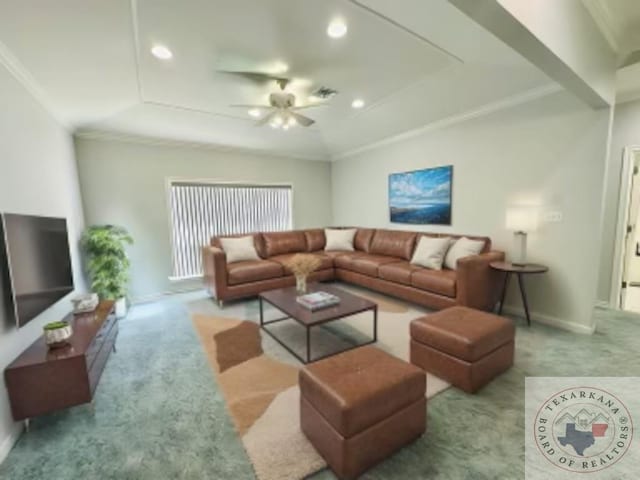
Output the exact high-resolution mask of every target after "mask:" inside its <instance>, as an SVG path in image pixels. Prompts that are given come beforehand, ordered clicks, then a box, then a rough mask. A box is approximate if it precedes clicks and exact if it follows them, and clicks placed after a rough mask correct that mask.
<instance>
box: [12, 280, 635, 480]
mask: <svg viewBox="0 0 640 480" xmlns="http://www.w3.org/2000/svg"><path fill="white" fill-rule="evenodd" d="M256 305H257V302H255V301H247V302H237V303H234V304H230V305H229V306H228V307H227V308H225V309H224V311H223V312H220V310H218V309H217V307H216V306H215V305H214V304H213V302H211V301H210V300H208V299H205V298H204V296H203V294H202V293H198V294H189V295H181V296H176V297H173V298H171V299H168V300H165V301H162V302H156V303H153V304H149V305H146V306H140V307H136V308H135V309H134V310H133V311H132V313H131V314H130V317H129V318H128V319H127V320H125V321H124V322H123V323H122V324H121V334H120V338H119V341H118V353H117V354H115V355H112V357H111V359H110V360H109V363H108V364H107V367H106V369H105V372H104V375H103V378H102V381H101V384H100V386H99V387H98V391H97V396H96V409H95V413H94V414H92V413H91V411H90V410H89V409H88V408H86V407H78V408H74V409H71V410H69V411H66V412H63V413H59V414H56V415H51V416H48V417H42V418H39V419H36V421H35V422H34V423H33V424H32V431H31V432H30V433H29V434H26V435H23V436H22V438H21V439H20V441H19V442H18V444H17V445H16V447H15V448H14V449H13V451H12V452H11V453H10V454H9V457H8V458H7V460H6V461H5V462H4V463H3V464H2V465H1V466H0V478H1V479H2V480H5V479H11V480H27V479H28V480H35V479H53V480H75V479H83V480H87V479H89V480H93V479H140V480H142V479H153V480H160V479H234V480H244V479H247V480H251V479H253V478H254V476H253V472H252V469H251V465H250V463H249V461H248V459H247V456H246V454H245V452H244V450H243V448H242V446H241V444H240V441H239V439H238V437H237V435H236V433H235V431H234V429H233V427H232V425H231V422H230V419H229V417H228V414H227V412H226V409H225V404H224V401H223V400H222V398H221V397H220V393H219V391H218V388H217V386H216V384H215V381H214V378H213V376H212V374H211V369H210V367H209V366H208V364H207V362H206V360H205V356H204V352H203V350H202V347H201V346H200V342H199V340H198V339H197V338H196V334H195V332H194V330H193V328H192V326H191V320H190V318H189V310H191V311H198V312H201V313H205V314H213V315H216V314H218V315H224V316H229V317H235V318H248V319H255V318H257V308H256ZM598 317H599V325H600V326H599V330H598V333H596V334H595V335H593V336H584V335H576V334H571V333H567V332H562V331H560V330H556V329H553V328H549V327H545V326H542V325H537V324H534V325H533V326H532V327H531V328H527V327H526V326H523V322H522V320H518V321H517V324H518V331H517V342H516V361H515V366H514V367H513V368H512V369H511V370H510V371H509V372H507V373H506V374H504V375H502V376H500V377H499V378H498V379H496V380H495V381H493V382H492V383H491V384H490V385H488V386H487V387H486V388H484V389H483V390H481V391H480V392H479V393H478V394H477V395H467V394H464V393H462V392H460V391H459V390H456V389H455V388H450V389H449V390H447V391H445V392H443V393H441V394H440V395H438V396H436V397H435V398H434V399H432V400H431V401H430V402H429V404H428V408H427V411H428V424H427V433H426V435H425V436H423V437H422V438H421V439H419V440H418V441H416V442H415V443H413V444H411V445H409V446H408V447H406V448H404V449H403V450H402V451H401V452H399V453H398V454H396V455H394V456H392V457H390V458H389V459H388V460H386V461H385V462H383V463H382V464H381V465H379V466H377V467H375V468H373V469H372V470H370V471H369V472H368V473H367V474H365V476H364V477H363V478H365V479H368V480H373V479H375V480H378V479H380V480H382V479H394V480H395V479H398V480H400V479H402V480H413V479H452V480H465V479H469V480H483V479H487V480H489V479H490V480H494V479H498V478H499V479H501V480H509V479H522V478H523V477H524V466H523V458H524V378H525V376H526V375H530V376H535V375H540V376H554V375H560V376H562V375H569V376H598V375H602V376H606V375H611V374H612V371H613V369H614V368H615V374H616V375H617V376H640V357H639V356H638V355H637V339H638V338H639V337H640V320H638V317H637V316H634V315H629V314H619V313H615V312H609V311H603V310H601V311H599V312H598ZM263 348H264V349H265V351H268V352H269V353H270V354H272V355H275V356H278V357H280V358H281V359H282V360H284V361H292V360H291V358H290V356H289V354H287V353H286V352H285V351H284V350H283V349H282V348H281V347H279V346H278V345H277V344H275V342H273V341H272V340H270V339H269V338H268V337H266V336H265V337H264V340H263ZM283 454H286V452H283ZM333 478H334V477H333V475H332V474H331V473H330V472H329V471H326V470H325V471H323V472H320V473H319V474H317V475H315V476H313V477H312V480H325V479H333ZM283 480H285V479H283Z"/></svg>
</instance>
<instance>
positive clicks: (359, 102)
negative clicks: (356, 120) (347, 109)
mask: <svg viewBox="0 0 640 480" xmlns="http://www.w3.org/2000/svg"><path fill="white" fill-rule="evenodd" d="M351 106H352V107H353V108H362V107H364V100H362V99H361V98H356V99H355V100H354V101H353V102H351Z"/></svg>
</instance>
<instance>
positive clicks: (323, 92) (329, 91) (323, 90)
mask: <svg viewBox="0 0 640 480" xmlns="http://www.w3.org/2000/svg"><path fill="white" fill-rule="evenodd" d="M337 94H338V91H337V90H334V89H333V88H329V87H320V88H317V89H316V90H315V91H314V92H313V93H312V94H311V95H312V96H314V97H317V98H322V99H323V100H328V99H330V98H332V97H334V96H336V95H337Z"/></svg>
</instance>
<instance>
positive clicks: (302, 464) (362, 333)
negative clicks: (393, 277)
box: [192, 286, 450, 480]
mask: <svg viewBox="0 0 640 480" xmlns="http://www.w3.org/2000/svg"><path fill="white" fill-rule="evenodd" d="M341 288H345V290H349V291H352V292H353V293H356V294H358V295H361V296H364V297H367V298H369V299H371V300H373V301H375V302H376V303H377V304H378V309H379V310H378V343H377V344H376V345H377V346H378V347H379V348H381V349H383V350H385V351H387V352H389V353H391V354H393V355H395V356H397V357H399V358H402V359H404V360H408V358H409V323H410V322H411V320H413V319H414V318H416V317H417V316H419V315H422V314H424V311H421V310H419V309H417V308H416V307H413V306H411V307H410V306H408V305H407V304H405V303H403V302H400V301H397V300H394V299H390V298H389V297H385V296H383V295H378V294H375V293H372V292H369V291H366V290H361V289H358V288H354V287H342V286H341ZM270 310H271V311H269V309H268V310H267V311H266V314H267V315H270V316H269V317H267V318H275V317H279V316H281V315H282V314H281V313H280V312H277V311H276V310H275V309H270ZM371 318H372V317H371V313H370V312H366V313H363V314H360V315H356V316H353V317H349V319H348V320H344V321H340V322H334V323H332V324H330V325H329V326H328V327H327V328H318V329H315V330H314V331H313V334H312V344H313V345H314V349H313V351H312V354H313V356H317V355H322V354H326V353H329V352H332V351H335V349H341V348H344V347H347V346H349V345H350V344H352V343H353V342H354V341H358V342H360V341H364V340H366V339H367V338H370V337H369V336H370V335H371V329H372V321H371ZM192 319H193V324H194V326H195V328H196V331H197V332H198V335H199V337H200V340H201V342H202V345H203V347H204V349H205V351H206V353H207V357H208V359H209V363H210V365H211V368H212V369H213V371H214V373H215V375H216V377H217V380H218V383H219V385H220V388H221V390H222V393H223V395H224V398H225V400H226V402H227V405H228V408H229V412H230V414H231V418H232V420H233V422H234V425H235V427H236V430H237V431H238V434H239V435H240V437H241V438H242V443H243V445H244V448H245V450H246V452H247V455H248V456H249V459H250V460H251V463H252V464H253V468H254V471H255V474H256V477H257V478H258V479H259V480H281V479H285V478H286V479H302V478H305V477H306V476H308V475H311V474H313V473H314V472H317V471H319V470H322V469H323V468H325V467H326V463H325V461H324V460H323V459H322V457H320V456H319V455H318V453H317V452H316V451H315V449H314V448H313V446H312V445H311V444H310V443H309V441H308V440H307V438H306V437H305V436H304V434H303V433H302V431H301V430H300V423H299V396H300V391H299V389H298V370H299V368H300V364H299V363H298V362H297V361H291V360H289V361H288V362H284V361H281V360H278V359H276V358H274V356H273V355H270V354H269V353H267V354H265V353H264V351H263V345H267V344H265V343H264V342H265V341H267V342H269V343H268V345H270V348H269V349H268V350H269V351H270V352H271V353H272V354H275V353H277V354H278V356H279V357H280V358H282V352H279V351H278V352H275V351H273V349H281V350H282V351H283V352H284V349H282V347H281V346H279V345H277V344H276V343H275V342H274V341H273V340H272V339H271V338H270V337H269V336H268V335H267V334H265V333H264V332H261V331H260V328H259V326H258V325H257V324H256V322H255V321H248V320H240V319H235V318H225V317H220V316H211V315H203V314H193V315H192ZM273 328H274V329H276V334H277V335H278V336H279V338H282V339H284V340H285V341H286V342H287V344H288V345H300V346H302V345H304V344H305V342H304V329H302V328H300V326H299V325H297V324H296V323H295V322H294V321H287V322H282V323H278V324H275V325H274V326H273ZM272 331H273V330H272ZM265 348H266V347H265ZM300 353H302V352H300ZM287 355H288V354H287ZM449 386H450V385H449V384H448V383H447V382H445V381H443V380H441V379H439V378H437V377H435V376H433V375H431V374H427V394H426V396H427V398H431V397H433V396H434V395H437V394H438V393H440V392H442V391H443V390H445V389H446V388H448V387H449ZM282 452H287V454H286V455H283V454H282Z"/></svg>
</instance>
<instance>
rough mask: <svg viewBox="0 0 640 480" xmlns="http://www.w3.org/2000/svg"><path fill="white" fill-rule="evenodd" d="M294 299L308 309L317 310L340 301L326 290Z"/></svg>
mask: <svg viewBox="0 0 640 480" xmlns="http://www.w3.org/2000/svg"><path fill="white" fill-rule="evenodd" d="M296 301H297V302H298V303H299V304H300V305H302V306H303V307H305V308H308V309H309V310H318V309H320V308H326V307H332V306H333V305H337V304H338V303H340V298H339V297H338V296H337V295H333V294H331V293H327V292H313V293H307V294H306V295H302V296H300V297H297V298H296Z"/></svg>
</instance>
